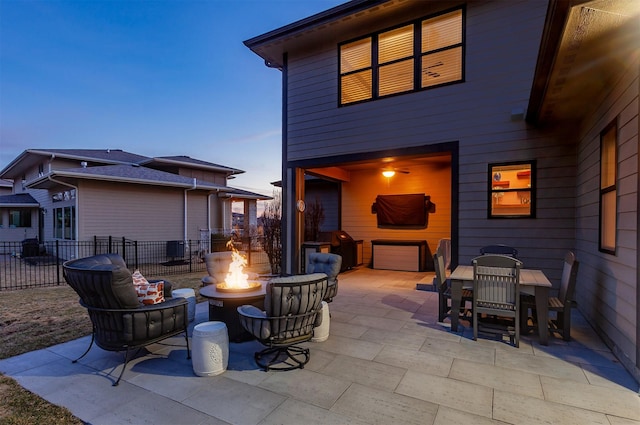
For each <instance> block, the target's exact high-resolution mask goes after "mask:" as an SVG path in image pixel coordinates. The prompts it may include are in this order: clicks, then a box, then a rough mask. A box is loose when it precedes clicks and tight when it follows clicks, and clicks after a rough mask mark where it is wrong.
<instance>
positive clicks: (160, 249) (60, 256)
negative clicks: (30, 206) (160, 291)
mask: <svg viewBox="0 0 640 425" xmlns="http://www.w3.org/2000/svg"><path fill="white" fill-rule="evenodd" d="M228 240H229V239H214V238H212V239H211V240H188V241H132V240H129V239H125V238H114V237H95V238H94V239H93V240H92V241H61V240H55V241H43V242H38V241H37V240H25V241H22V242H0V291H3V290H10V289H26V288H35V287H45V286H56V285H61V284H64V283H65V282H64V278H63V276H62V264H63V263H64V262H65V261H67V260H71V259H75V258H83V257H89V256H92V255H97V254H107V253H113V254H119V255H120V256H122V258H124V260H125V261H126V263H127V266H128V267H129V269H130V270H132V271H133V270H140V272H141V273H142V274H143V275H145V276H148V277H162V276H167V275H178V274H187V273H194V272H202V273H203V275H204V274H206V270H207V269H206V265H205V262H204V256H205V254H207V253H208V252H211V251H212V250H213V251H224V250H226V249H227V247H226V243H227V242H228ZM233 244H234V247H235V248H236V249H237V250H238V251H241V252H242V253H243V255H244V256H245V257H246V258H247V265H248V266H249V267H250V268H251V269H252V270H261V269H265V270H269V258H268V257H267V255H266V253H265V252H264V250H263V249H262V243H261V240H260V238H258V237H246V238H237V239H235V240H234V242H233Z"/></svg>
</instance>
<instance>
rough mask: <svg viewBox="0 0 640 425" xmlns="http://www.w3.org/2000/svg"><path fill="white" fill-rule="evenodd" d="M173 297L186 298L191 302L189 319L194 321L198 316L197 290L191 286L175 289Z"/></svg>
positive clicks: (172, 293)
mask: <svg viewBox="0 0 640 425" xmlns="http://www.w3.org/2000/svg"><path fill="white" fill-rule="evenodd" d="M171 296H172V297H173V298H178V297H181V298H186V299H187V301H188V302H189V310H188V311H189V321H190V322H193V321H194V320H195V318H196V291H194V290H193V289H191V288H181V289H174V290H172V291H171Z"/></svg>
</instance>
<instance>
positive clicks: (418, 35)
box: [337, 5, 467, 107]
mask: <svg viewBox="0 0 640 425" xmlns="http://www.w3.org/2000/svg"><path fill="white" fill-rule="evenodd" d="M458 10H460V11H461V12H462V23H461V26H462V34H461V42H460V43H457V44H453V45H450V46H447V47H445V48H440V49H436V50H433V51H428V52H424V53H423V52H422V48H421V43H422V22H423V21H426V20H429V19H433V18H437V17H439V16H442V15H446V14H448V13H451V12H455V11H458ZM466 23H467V8H466V5H461V6H456V7H452V8H449V9H446V10H443V11H440V12H437V13H433V14H430V15H427V16H423V17H421V18H418V19H414V20H412V21H408V22H403V23H401V24H398V25H395V26H392V27H389V28H385V29H383V30H380V31H376V32H374V33H370V34H367V35H365V36H361V37H357V38H353V39H350V40H347V41H343V42H341V43H339V44H338V53H337V54H338V84H337V86H338V99H337V100H338V107H345V106H351V105H357V104H360V103H364V102H371V101H375V100H379V99H386V98H389V97H393V96H401V95H404V94H408V93H416V92H421V91H426V90H433V89H435V88H439V87H444V86H449V85H453V84H461V83H464V82H465V74H466V73H465V69H466V61H465V57H466V26H467V25H466ZM407 25H413V55H412V56H411V58H413V61H414V63H413V89H411V90H405V91H402V92H396V93H391V94H386V95H382V96H380V95H379V94H378V93H379V70H380V68H381V67H384V66H387V65H390V64H393V63H397V62H401V61H403V60H407V58H408V57H407V58H401V59H397V60H394V61H390V62H385V63H383V64H380V63H378V39H379V36H380V35H381V34H384V33H387V32H389V31H393V30H396V29H399V28H402V27H404V26H407ZM367 38H370V39H371V65H370V66H369V67H366V68H362V69H358V70H355V71H349V72H345V73H342V71H341V69H342V54H341V49H342V46H344V45H347V44H350V43H354V42H356V41H360V40H365V39H367ZM458 47H460V48H461V49H462V52H461V55H462V60H461V64H460V66H461V68H462V69H461V76H460V80H456V81H447V82H445V83H441V84H435V85H432V86H427V87H421V85H422V84H421V81H422V80H421V75H422V59H423V57H424V56H426V55H429V54H433V53H438V52H441V51H445V50H453V49H456V48H458ZM366 69H371V97H370V98H367V99H362V100H357V101H354V102H348V103H342V77H343V76H346V75H350V74H355V73H357V72H361V71H363V70H366Z"/></svg>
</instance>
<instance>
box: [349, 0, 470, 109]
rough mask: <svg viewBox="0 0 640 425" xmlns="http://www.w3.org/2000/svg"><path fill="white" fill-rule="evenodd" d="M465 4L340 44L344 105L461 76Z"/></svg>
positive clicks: (425, 86) (438, 83)
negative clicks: (461, 7) (463, 6)
mask: <svg viewBox="0 0 640 425" xmlns="http://www.w3.org/2000/svg"><path fill="white" fill-rule="evenodd" d="M463 18H464V16H463V9H456V10H454V11H452V12H447V13H444V14H440V15H437V16H434V17H430V18H425V19H420V20H418V21H416V22H413V23H409V24H405V25H403V26H400V27H397V28H394V29H390V30H386V31H382V32H380V33H377V34H374V35H371V36H368V37H365V38H361V39H358V40H355V41H351V42H348V43H344V44H342V45H340V105H347V104H350V103H356V102H361V101H364V100H371V99H377V98H380V97H385V96H390V95H394V94H398V93H406V92H412V91H417V90H424V89H428V88H432V87H436V86H440V85H443V84H449V83H454V82H461V81H463V75H464V72H463V60H462V58H463V47H464V46H463V38H464V37H463Z"/></svg>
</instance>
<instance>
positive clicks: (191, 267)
mask: <svg viewBox="0 0 640 425" xmlns="http://www.w3.org/2000/svg"><path fill="white" fill-rule="evenodd" d="M192 246H193V245H191V239H189V240H187V247H188V249H189V273H193V261H191V260H192V257H193V256H192V255H191V254H192V252H193V250H192Z"/></svg>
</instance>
